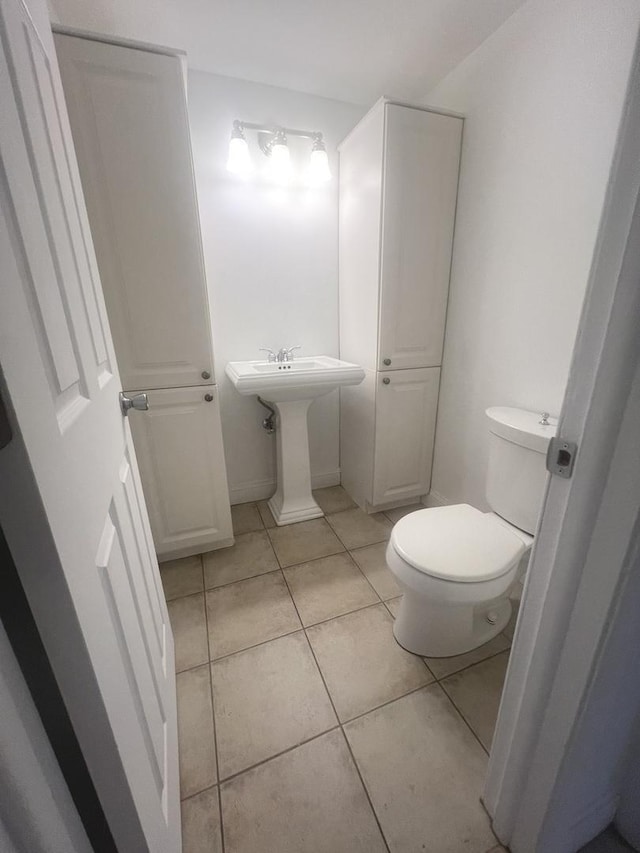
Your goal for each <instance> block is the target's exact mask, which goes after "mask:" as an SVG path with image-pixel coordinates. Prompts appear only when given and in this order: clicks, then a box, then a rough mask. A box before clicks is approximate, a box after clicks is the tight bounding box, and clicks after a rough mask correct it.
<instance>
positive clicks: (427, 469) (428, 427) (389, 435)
mask: <svg viewBox="0 0 640 853" xmlns="http://www.w3.org/2000/svg"><path fill="white" fill-rule="evenodd" d="M439 384H440V368H439V367H429V368H423V369H421V370H398V371H387V372H385V373H379V374H378V387H377V391H376V439H375V460H374V475H373V501H372V503H373V505H374V506H380V505H384V504H387V503H390V502H391V501H397V500H401V499H403V498H411V497H418V496H420V495H426V494H427V492H428V491H429V488H430V485H431V463H432V457H433V440H434V436H435V429H436V412H437V408H438V387H439Z"/></svg>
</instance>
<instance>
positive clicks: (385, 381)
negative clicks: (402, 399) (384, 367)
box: [382, 376, 391, 385]
mask: <svg viewBox="0 0 640 853" xmlns="http://www.w3.org/2000/svg"><path fill="white" fill-rule="evenodd" d="M390 383H391V380H390V379H389V377H388V376H385V377H384V379H383V380H382V384H383V385H389V384H390Z"/></svg>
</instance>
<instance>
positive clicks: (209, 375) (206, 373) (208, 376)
mask: <svg viewBox="0 0 640 853" xmlns="http://www.w3.org/2000/svg"><path fill="white" fill-rule="evenodd" d="M200 376H202V378H203V379H211V374H210V373H209V371H208V370H203V371H202V373H201V374H200Z"/></svg>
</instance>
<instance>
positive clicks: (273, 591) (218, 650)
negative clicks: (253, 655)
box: [206, 571, 300, 660]
mask: <svg viewBox="0 0 640 853" xmlns="http://www.w3.org/2000/svg"><path fill="white" fill-rule="evenodd" d="M206 597H207V618H208V623H209V648H210V651H211V659H212V660H213V659H214V658H219V657H221V656H222V655H228V654H231V653H232V652H237V651H239V650H240V649H246V648H247V647H248V646H254V645H256V643H263V642H264V641H265V640H272V639H274V638H275V637H281V636H282V635H283V634H288V633H290V632H291V631H295V630H297V629H298V628H300V620H299V619H298V614H297V613H296V609H295V607H294V606H293V601H292V600H291V596H290V595H289V590H288V589H287V585H286V583H285V582H284V578H283V577H282V572H280V571H277V572H271V573H270V574H268V575H260V576H259V577H257V578H250V579H249V580H246V581H239V582H238V583H232V584H228V585H227V586H223V587H220V588H219V589H210V590H209V591H208V592H207V593H206Z"/></svg>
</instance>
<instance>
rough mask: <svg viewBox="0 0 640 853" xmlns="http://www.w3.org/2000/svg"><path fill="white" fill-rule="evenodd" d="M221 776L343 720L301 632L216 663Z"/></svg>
mask: <svg viewBox="0 0 640 853" xmlns="http://www.w3.org/2000/svg"><path fill="white" fill-rule="evenodd" d="M211 674H212V678H213V696H214V709H215V719H216V734H217V740H218V761H219V762H220V769H219V772H220V778H222V779H223V778H225V777H227V776H231V775H232V774H234V773H238V772H239V771H240V770H244V769H246V768H247V767H251V766H252V765H253V764H257V763H258V762H259V761H264V760H265V759H266V758H271V757H272V756H273V755H275V754H276V753H279V752H283V751H284V750H286V749H289V748H290V747H292V746H296V745H298V744H300V743H302V742H303V741H305V740H309V739H310V738H312V737H315V736H316V735H318V734H321V733H322V732H325V731H327V729H330V728H332V727H333V726H335V725H337V720H336V716H335V714H334V712H333V708H332V707H331V702H330V701H329V697H328V695H327V691H326V690H325V687H324V684H323V683H322V679H321V677H320V673H319V672H318V667H317V666H316V663H315V661H314V659H313V655H312V654H311V650H310V648H309V644H308V643H307V640H306V638H305V636H304V633H303V632H302V631H300V632H299V633H298V634H291V635H290V636H288V637H281V638H280V639H279V640H272V641H271V642H270V643H264V644H263V645H261V646H256V647H255V648H253V649H247V650H246V651H244V652H240V653H239V654H237V655H232V656H231V657H228V658H224V660H220V661H216V662H215V663H213V664H212V665H211Z"/></svg>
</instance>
